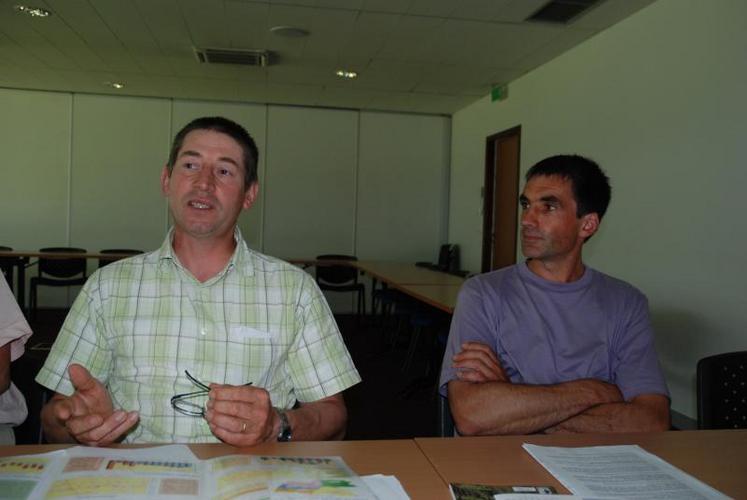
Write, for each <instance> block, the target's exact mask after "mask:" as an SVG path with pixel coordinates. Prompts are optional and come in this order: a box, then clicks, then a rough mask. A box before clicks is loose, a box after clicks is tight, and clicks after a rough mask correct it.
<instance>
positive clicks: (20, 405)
mask: <svg viewBox="0 0 747 500" xmlns="http://www.w3.org/2000/svg"><path fill="white" fill-rule="evenodd" d="M30 336H31V328H30V327H29V324H28V322H27V321H26V318H24V317H23V312H21V309H20V307H18V303H17V302H16V299H15V297H14V296H13V292H12V291H11V289H10V287H9V286H8V284H7V283H6V282H5V276H4V275H3V274H2V273H0V444H14V443H15V435H14V434H13V427H14V426H17V425H20V424H21V423H23V421H24V420H26V415H27V414H28V409H27V407H26V400H25V399H24V397H23V394H21V391H20V390H18V388H17V387H16V386H15V384H13V382H12V380H11V363H12V362H13V361H15V360H16V359H18V358H20V357H21V355H22V354H23V352H24V344H25V343H26V341H27V340H28V338H29V337H30Z"/></svg>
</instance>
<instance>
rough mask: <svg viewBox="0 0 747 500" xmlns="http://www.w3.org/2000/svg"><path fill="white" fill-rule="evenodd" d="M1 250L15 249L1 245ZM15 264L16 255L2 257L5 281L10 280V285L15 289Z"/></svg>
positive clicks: (0, 260)
mask: <svg viewBox="0 0 747 500" xmlns="http://www.w3.org/2000/svg"><path fill="white" fill-rule="evenodd" d="M0 251H2V252H11V251H13V249H12V248H10V247H4V246H0ZM14 265H15V257H0V272H2V273H3V275H4V276H5V281H7V282H8V286H9V287H10V288H11V290H12V289H13V266H14Z"/></svg>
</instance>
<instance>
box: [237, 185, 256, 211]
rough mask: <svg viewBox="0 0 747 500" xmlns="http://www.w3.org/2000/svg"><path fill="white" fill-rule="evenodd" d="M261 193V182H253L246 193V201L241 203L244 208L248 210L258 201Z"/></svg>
mask: <svg viewBox="0 0 747 500" xmlns="http://www.w3.org/2000/svg"><path fill="white" fill-rule="evenodd" d="M258 193H259V182H253V183H252V185H251V186H249V188H248V189H247V190H246V192H245V193H244V202H243V203H242V204H241V206H242V208H243V209H244V210H248V209H249V208H251V206H252V205H254V202H255V201H257V194H258Z"/></svg>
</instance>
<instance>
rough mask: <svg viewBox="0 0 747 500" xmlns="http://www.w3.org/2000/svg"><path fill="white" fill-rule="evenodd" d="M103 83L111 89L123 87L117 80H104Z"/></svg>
mask: <svg viewBox="0 0 747 500" xmlns="http://www.w3.org/2000/svg"><path fill="white" fill-rule="evenodd" d="M104 85H106V86H107V87H111V88H113V89H117V90H119V89H123V88H124V83H119V82H104Z"/></svg>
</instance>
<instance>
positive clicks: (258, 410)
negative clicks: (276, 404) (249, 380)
mask: <svg viewBox="0 0 747 500" xmlns="http://www.w3.org/2000/svg"><path fill="white" fill-rule="evenodd" d="M205 420H207V422H208V425H210V430H211V431H212V433H213V434H214V435H215V436H216V437H217V438H218V439H220V440H221V441H223V442H225V443H227V444H230V445H233V446H253V445H255V444H259V443H263V442H265V441H269V440H271V439H272V438H274V437H275V436H276V435H277V431H276V430H275V429H276V427H279V426H280V423H279V416H278V414H277V412H276V411H275V409H274V408H273V407H272V402H271V401H270V394H269V393H268V392H267V391H266V390H264V389H260V388H257V387H252V386H247V385H242V386H236V385H221V384H210V399H209V400H208V403H207V412H206V413H205Z"/></svg>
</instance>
